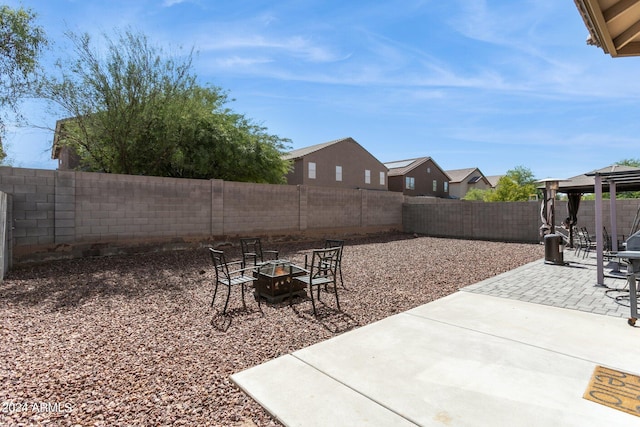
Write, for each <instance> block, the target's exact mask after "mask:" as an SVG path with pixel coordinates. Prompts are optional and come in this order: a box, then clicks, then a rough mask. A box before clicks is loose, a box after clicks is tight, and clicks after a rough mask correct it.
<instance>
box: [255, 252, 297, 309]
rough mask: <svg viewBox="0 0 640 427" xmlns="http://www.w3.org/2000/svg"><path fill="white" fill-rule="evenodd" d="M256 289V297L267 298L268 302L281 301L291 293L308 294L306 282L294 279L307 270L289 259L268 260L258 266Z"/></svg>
mask: <svg viewBox="0 0 640 427" xmlns="http://www.w3.org/2000/svg"><path fill="white" fill-rule="evenodd" d="M254 274H255V277H256V281H255V282H254V289H255V295H256V298H265V299H266V300H267V301H268V302H270V303H273V302H280V301H282V300H283V299H284V298H287V297H288V296H289V294H292V295H297V296H305V295H306V286H305V285H304V283H301V282H298V281H297V280H293V278H294V277H297V276H303V275H304V274H306V273H305V271H304V270H303V269H302V268H300V267H298V266H297V265H295V264H292V263H291V262H290V261H287V260H281V259H278V260H273V261H267V262H265V263H263V264H261V265H259V266H258V267H257V268H256V272H255V273H254Z"/></svg>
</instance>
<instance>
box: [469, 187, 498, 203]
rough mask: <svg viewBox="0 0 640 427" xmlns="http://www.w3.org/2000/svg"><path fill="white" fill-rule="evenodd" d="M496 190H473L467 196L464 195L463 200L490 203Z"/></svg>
mask: <svg viewBox="0 0 640 427" xmlns="http://www.w3.org/2000/svg"><path fill="white" fill-rule="evenodd" d="M494 191H495V190H493V189H491V188H490V189H487V190H481V189H480V188H471V189H469V191H467V194H465V195H464V197H463V198H462V200H480V201H484V202H488V201H490V199H491V195H492V194H493V192H494Z"/></svg>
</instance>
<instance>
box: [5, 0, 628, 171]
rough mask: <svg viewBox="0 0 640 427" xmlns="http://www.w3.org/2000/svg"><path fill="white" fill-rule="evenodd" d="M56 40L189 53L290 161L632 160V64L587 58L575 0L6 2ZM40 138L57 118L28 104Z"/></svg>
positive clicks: (43, 145) (27, 147)
mask: <svg viewBox="0 0 640 427" xmlns="http://www.w3.org/2000/svg"><path fill="white" fill-rule="evenodd" d="M5 3H7V4H9V5H10V6H12V7H16V6H18V5H23V6H25V7H29V8H31V9H33V11H35V12H36V13H37V14H38V23H39V24H40V25H41V26H43V27H44V29H45V31H46V32H47V35H48V37H49V38H50V39H51V40H52V41H53V42H54V43H55V44H54V49H53V50H52V51H51V52H49V53H48V54H47V58H46V61H49V62H51V61H53V60H54V59H55V58H58V57H61V56H63V55H64V51H65V49H66V47H65V45H66V42H65V39H64V36H63V33H64V32H65V31H67V30H71V31H74V32H88V33H89V34H92V35H95V36H96V37H98V36H100V34H102V33H107V34H109V33H113V30H114V29H116V28H117V29H123V28H127V27H129V26H130V27H132V28H133V29H135V30H138V31H141V32H144V33H145V34H146V35H147V36H148V37H149V38H150V40H151V41H152V42H153V43H154V44H157V45H161V46H163V47H164V48H166V49H167V50H173V51H179V49H180V48H183V49H187V50H188V49H190V48H192V47H193V48H194V50H195V51H196V52H197V54H196V56H195V61H194V70H195V72H196V74H197V75H198V76H199V78H200V80H201V82H202V83H207V84H213V85H216V86H219V87H221V88H223V89H225V90H228V91H229V95H230V97H231V98H234V99H235V101H234V102H233V103H231V104H230V105H229V106H230V107H231V108H232V109H233V110H235V111H236V112H239V113H243V114H245V115H246V116H247V117H250V118H252V119H254V120H255V121H256V122H258V123H261V124H262V125H263V126H265V127H267V128H268V131H269V132H270V133H272V134H277V135H279V136H281V137H286V138H290V139H291V140H292V148H301V147H305V146H308V145H313V144H317V143H321V142H326V141H331V140H334V139H338V138H342V137H348V136H350V137H353V138H354V139H355V140H356V141H358V142H359V143H360V144H361V145H362V146H363V147H364V148H365V149H367V150H368V151H369V152H370V153H371V154H373V155H374V156H376V157H377V158H378V159H379V160H381V161H383V162H387V161H393V160H403V159H408V158H414V157H422V156H430V157H432V158H433V159H434V160H435V161H436V162H437V163H438V164H439V165H440V167H442V168H443V169H445V170H448V169H461V168H468V167H479V168H480V170H482V172H483V173H484V174H485V175H500V174H504V173H505V172H506V171H507V170H508V169H512V168H514V167H516V166H526V167H528V168H530V169H531V170H532V171H533V173H534V175H535V176H536V177H537V178H540V179H542V178H547V177H559V178H566V177H570V176H574V175H578V174H581V173H584V172H587V171H590V170H594V169H598V168H600V167H604V166H607V165H610V164H613V163H615V162H616V161H619V160H622V159H625V158H640V150H639V148H640V120H639V118H638V113H639V112H640V81H639V80H638V77H637V76H638V75H639V72H640V58H616V59H613V58H611V57H610V56H608V55H605V54H604V53H603V51H602V50H601V49H599V48H596V47H593V46H588V45H587V44H586V42H585V41H586V38H587V36H588V32H587V29H586V27H585V26H584V24H583V22H582V19H581V17H580V15H579V13H578V11H577V9H576V7H575V5H574V2H573V1H572V0H530V1H529V0H446V1H442V0H405V1H375V0H370V1H360V0H352V1H344V0H342V1H333V0H326V1H305V0H280V1H249V0H234V1H222V0H219V1H213V0H210V1H207V0H112V1H93V0H39V1H38V0H31V1H29V0H24V1H13V0H9V1H8V2H6V1H5ZM23 111H24V112H25V113H26V114H27V115H28V116H29V118H30V119H31V121H32V122H33V123H34V124H36V125H38V126H41V127H48V128H53V127H54V125H55V121H56V120H57V119H59V118H61V117H59V116H58V115H57V114H59V113H56V112H54V111H50V110H49V109H46V108H43V107H42V106H41V105H40V104H39V103H38V102H37V101H30V102H28V103H25V105H24V110H23ZM52 139H53V135H52V133H51V132H50V131H43V130H39V129H37V128H15V127H11V128H10V129H9V134H8V135H7V143H8V146H9V147H8V150H9V155H10V158H11V160H12V163H13V165H14V166H17V167H33V168H45V169H54V168H55V167H56V162H54V161H52V160H50V146H51V142H52Z"/></svg>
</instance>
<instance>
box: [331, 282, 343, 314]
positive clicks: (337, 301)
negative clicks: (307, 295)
mask: <svg viewBox="0 0 640 427" xmlns="http://www.w3.org/2000/svg"><path fill="white" fill-rule="evenodd" d="M333 290H334V292H335V294H336V305H337V306H338V311H342V310H340V300H339V299H338V284H335V286H334V288H333Z"/></svg>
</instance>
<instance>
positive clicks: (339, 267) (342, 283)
mask: <svg viewBox="0 0 640 427" xmlns="http://www.w3.org/2000/svg"><path fill="white" fill-rule="evenodd" d="M338 271H339V272H340V285H342V287H343V288H345V287H344V280H342V264H340V265H339V266H338ZM345 289H347V288H345Z"/></svg>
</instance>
